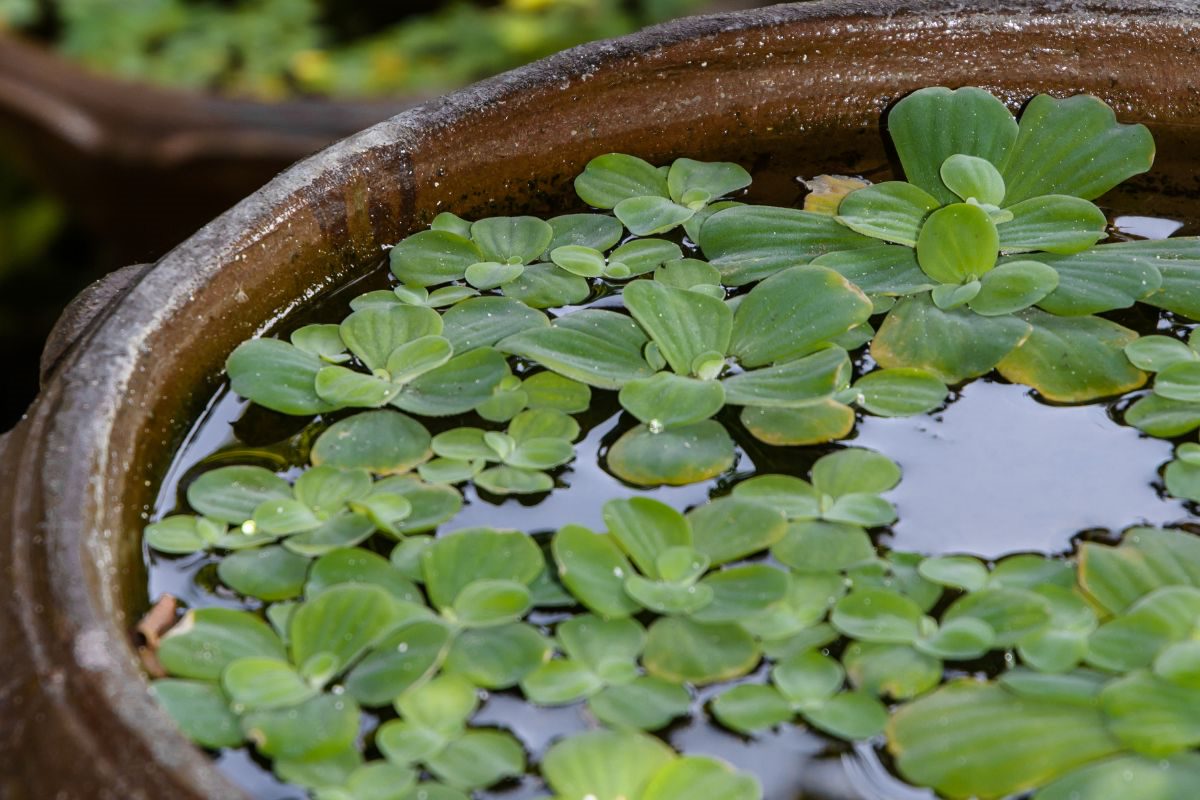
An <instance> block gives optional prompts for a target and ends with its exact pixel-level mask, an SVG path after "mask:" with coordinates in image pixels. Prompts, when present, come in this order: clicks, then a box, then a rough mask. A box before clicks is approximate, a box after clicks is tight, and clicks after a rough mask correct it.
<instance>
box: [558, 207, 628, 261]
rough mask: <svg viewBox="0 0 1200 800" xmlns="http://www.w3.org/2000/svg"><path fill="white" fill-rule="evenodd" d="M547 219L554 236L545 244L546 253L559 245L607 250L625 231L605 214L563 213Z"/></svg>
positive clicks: (618, 223)
mask: <svg viewBox="0 0 1200 800" xmlns="http://www.w3.org/2000/svg"><path fill="white" fill-rule="evenodd" d="M547 221H548V222H549V223H550V227H551V228H552V229H553V230H554V238H553V239H551V240H550V244H548V245H546V255H549V254H550V253H553V252H554V250H555V249H557V248H559V247H587V248H591V249H593V250H601V251H603V250H607V249H608V248H610V247H612V246H613V245H615V244H616V243H617V242H619V241H621V235H622V234H623V233H624V232H625V231H624V229H623V228H622V227H621V223H620V222H618V221H617V220H615V219H613V218H612V217H610V216H608V215H607V214H563V215H561V216H557V217H551V218H550V219H549V220H547Z"/></svg>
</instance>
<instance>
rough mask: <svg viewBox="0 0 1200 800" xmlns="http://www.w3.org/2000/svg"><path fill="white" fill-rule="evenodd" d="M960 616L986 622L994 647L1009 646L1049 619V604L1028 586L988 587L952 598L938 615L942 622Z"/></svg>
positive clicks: (946, 622)
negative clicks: (953, 599)
mask: <svg viewBox="0 0 1200 800" xmlns="http://www.w3.org/2000/svg"><path fill="white" fill-rule="evenodd" d="M964 617H967V618H971V619H977V620H980V621H981V622H984V623H986V624H987V625H988V626H989V627H991V629H992V630H993V631H994V632H995V634H996V640H995V645H996V646H997V647H1011V646H1012V645H1015V644H1016V643H1017V642H1019V641H1020V640H1021V639H1023V638H1024V637H1026V636H1029V635H1030V634H1033V633H1036V632H1038V631H1039V630H1041V629H1042V628H1043V627H1044V626H1045V625H1046V623H1048V622H1049V621H1050V604H1049V602H1048V601H1047V600H1046V598H1045V597H1043V596H1042V595H1040V594H1037V593H1035V592H1032V591H1030V590H1028V589H1016V588H1011V587H1001V586H992V587H988V588H986V589H981V590H980V591H977V592H972V593H970V594H967V595H963V596H962V597H960V598H958V599H957V600H955V601H954V602H953V603H952V604H951V605H950V607H949V608H948V609H946V613H945V614H944V615H943V616H942V623H943V625H948V624H949V623H951V622H954V621H956V620H959V619H962V618H964Z"/></svg>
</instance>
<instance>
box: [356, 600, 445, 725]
mask: <svg viewBox="0 0 1200 800" xmlns="http://www.w3.org/2000/svg"><path fill="white" fill-rule="evenodd" d="M450 639H451V634H450V629H449V628H448V627H447V626H446V625H445V624H444V623H442V622H439V621H436V620H422V619H415V620H411V621H409V622H407V623H405V624H403V625H402V626H401V627H399V628H397V629H396V630H394V631H393V632H391V633H389V634H388V635H387V636H385V637H384V638H383V639H381V640H380V641H379V645H378V646H377V647H376V648H375V649H373V650H372V651H371V652H370V653H368V654H367V655H366V656H365V657H364V658H363V659H362V660H361V661H359V662H358V664H356V665H355V666H354V668H353V669H352V670H350V673H349V674H348V675H347V676H346V680H345V685H346V691H347V692H349V693H350V696H351V697H353V698H354V699H355V700H357V701H358V702H360V703H363V704H364V705H369V706H378V705H383V704H385V703H388V702H390V701H391V700H392V699H393V698H395V697H398V696H400V694H401V693H403V692H404V691H405V690H406V689H408V688H409V687H410V686H415V685H417V684H418V683H420V682H421V681H423V680H425V679H426V678H428V677H430V676H431V675H433V673H434V672H435V671H436V670H437V668H438V667H439V666H440V665H441V663H442V661H443V659H444V658H445V657H446V653H447V651H448V649H449V646H450Z"/></svg>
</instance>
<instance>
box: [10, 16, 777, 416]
mask: <svg viewBox="0 0 1200 800" xmlns="http://www.w3.org/2000/svg"><path fill="white" fill-rule="evenodd" d="M754 5H762V3H752V2H738V1H737V0H732V1H731V0H725V1H724V2H722V1H721V0H716V1H714V0H475V1H474V2H468V0H449V2H447V1H446V0H407V2H395V1H394V0H392V1H391V2H388V1H385V0H358V1H357V2H346V1H345V0H0V37H8V36H18V37H20V38H22V39H25V40H31V41H35V42H37V43H39V44H40V45H41V46H43V47H45V48H48V49H51V50H53V51H55V52H57V53H59V54H61V55H62V56H63V57H65V58H67V59H70V60H72V61H74V62H76V63H79V64H82V65H84V66H85V67H87V68H88V69H89V70H92V71H95V72H97V73H100V74H105V75H109V76H116V77H119V78H121V79H122V80H127V81H131V82H146V83H154V84H160V85H166V86H171V87H176V88H182V89H186V90H190V91H198V92H212V93H219V94H221V95H224V96H233V97H239V98H247V99H252V100H255V101H262V102H265V103H271V102H275V101H281V100H286V99H294V98H296V97H310V98H321V97H332V98H347V97H354V98H384V97H386V98H395V97H412V98H416V99H420V98H426V97H433V96H436V95H438V94H441V93H444V92H446V91H449V90H451V89H454V88H456V87H459V86H463V85H465V84H468V83H470V82H473V81H475V80H479V79H482V78H485V77H488V76H490V75H493V74H496V73H498V72H502V71H504V70H506V69H510V68H512V67H515V66H519V65H521V64H524V63H527V62H529V61H531V60H535V59H538V58H541V57H543V56H546V55H549V54H551V53H554V52H557V51H559V50H562V49H565V48H568V47H571V46H574V45H577V44H581V43H584V42H587V41H590V40H593V39H598V38H606V37H611V36H619V35H622V34H625V33H629V32H631V31H634V30H637V29H639V28H641V27H644V26H646V25H649V24H653V23H656V22H660V21H664V20H667V19H670V18H673V17H677V16H681V15H686V14H690V13H700V12H703V11H711V10H720V9H727V8H731V7H748V6H754ZM29 167H30V165H28V164H22V163H16V162H15V161H14V159H13V158H12V156H11V155H9V154H7V153H5V152H4V151H3V148H0V348H3V352H4V353H5V355H6V356H7V357H8V362H9V370H8V372H7V376H8V377H7V378H6V379H5V382H4V386H3V390H2V391H0V431H4V430H7V429H8V428H9V427H11V426H12V425H13V424H15V423H16V421H17V420H18V419H19V417H20V414H21V413H22V412H23V411H24V409H25V407H26V406H27V404H28V403H29V402H30V401H31V400H32V399H33V396H34V394H35V393H36V391H37V365H38V358H39V355H40V351H41V346H42V343H43V342H44V340H45V337H46V335H47V333H48V332H49V330H50V328H51V326H52V325H53V323H54V321H55V319H57V317H58V314H59V313H60V311H61V310H62V308H63V306H64V305H65V304H66V303H67V302H68V301H69V300H70V299H71V298H72V297H73V296H74V295H75V294H77V293H78V292H79V291H80V290H81V289H83V288H84V287H85V286H86V285H87V284H88V283H90V282H91V281H93V280H96V279H98V278H99V277H101V276H102V275H103V274H105V273H106V272H108V271H110V270H112V269H115V268H117V267H120V266H123V265H124V264H123V263H122V261H123V260H124V259H127V256H115V255H114V254H113V247H112V242H108V243H106V242H105V241H103V240H102V239H99V238H97V235H96V232H95V231H94V230H89V229H85V228H84V227H83V226H82V225H81V223H80V222H79V221H78V219H77V217H76V215H75V214H74V213H73V212H72V209H69V208H66V207H64V206H63V205H62V204H60V203H59V202H57V201H56V199H55V198H53V197H51V196H49V195H47V194H46V193H44V192H43V191H41V190H40V189H39V188H38V187H37V186H36V185H35V184H34V183H33V182H32V181H31V180H30V179H29V178H28V177H27V175H28V174H29V173H31V172H34V171H35V170H31V169H29ZM104 194H105V187H102V186H97V187H96V202H100V203H103V202H104ZM236 199H237V198H231V199H230V202H231V203H232V202H233V201H234V200H236ZM126 252H127V249H126ZM160 255H162V254H161V253H158V252H147V253H139V254H138V256H137V257H138V260H143V261H149V260H153V259H155V258H157V257H158V256H160Z"/></svg>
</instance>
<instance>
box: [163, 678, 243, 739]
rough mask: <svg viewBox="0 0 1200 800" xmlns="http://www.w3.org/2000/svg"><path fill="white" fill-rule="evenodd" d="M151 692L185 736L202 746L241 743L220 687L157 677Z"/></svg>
mask: <svg viewBox="0 0 1200 800" xmlns="http://www.w3.org/2000/svg"><path fill="white" fill-rule="evenodd" d="M150 692H151V693H152V694H153V695H154V697H155V699H156V700H158V702H160V703H162V705H163V708H165V709H166V711H167V713H168V714H169V715H170V716H171V719H173V720H174V721H175V724H176V725H178V726H179V729H180V730H182V731H183V734H184V736H187V737H188V738H189V739H191V740H192V741H193V742H195V743H196V744H198V745H200V746H201V747H208V748H212V749H217V748H221V747H237V746H238V745H240V744H241V743H242V740H243V738H244V737H243V736H242V729H241V727H240V726H239V725H238V718H237V716H236V715H235V714H234V713H233V712H232V711H230V710H229V700H228V699H226V697H225V694H224V693H223V692H222V691H221V688H220V687H219V686H217V685H216V684H215V683H211V682H209V681H181V680H173V679H170V678H168V679H165V680H157V681H154V682H153V683H152V684H151V685H150Z"/></svg>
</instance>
